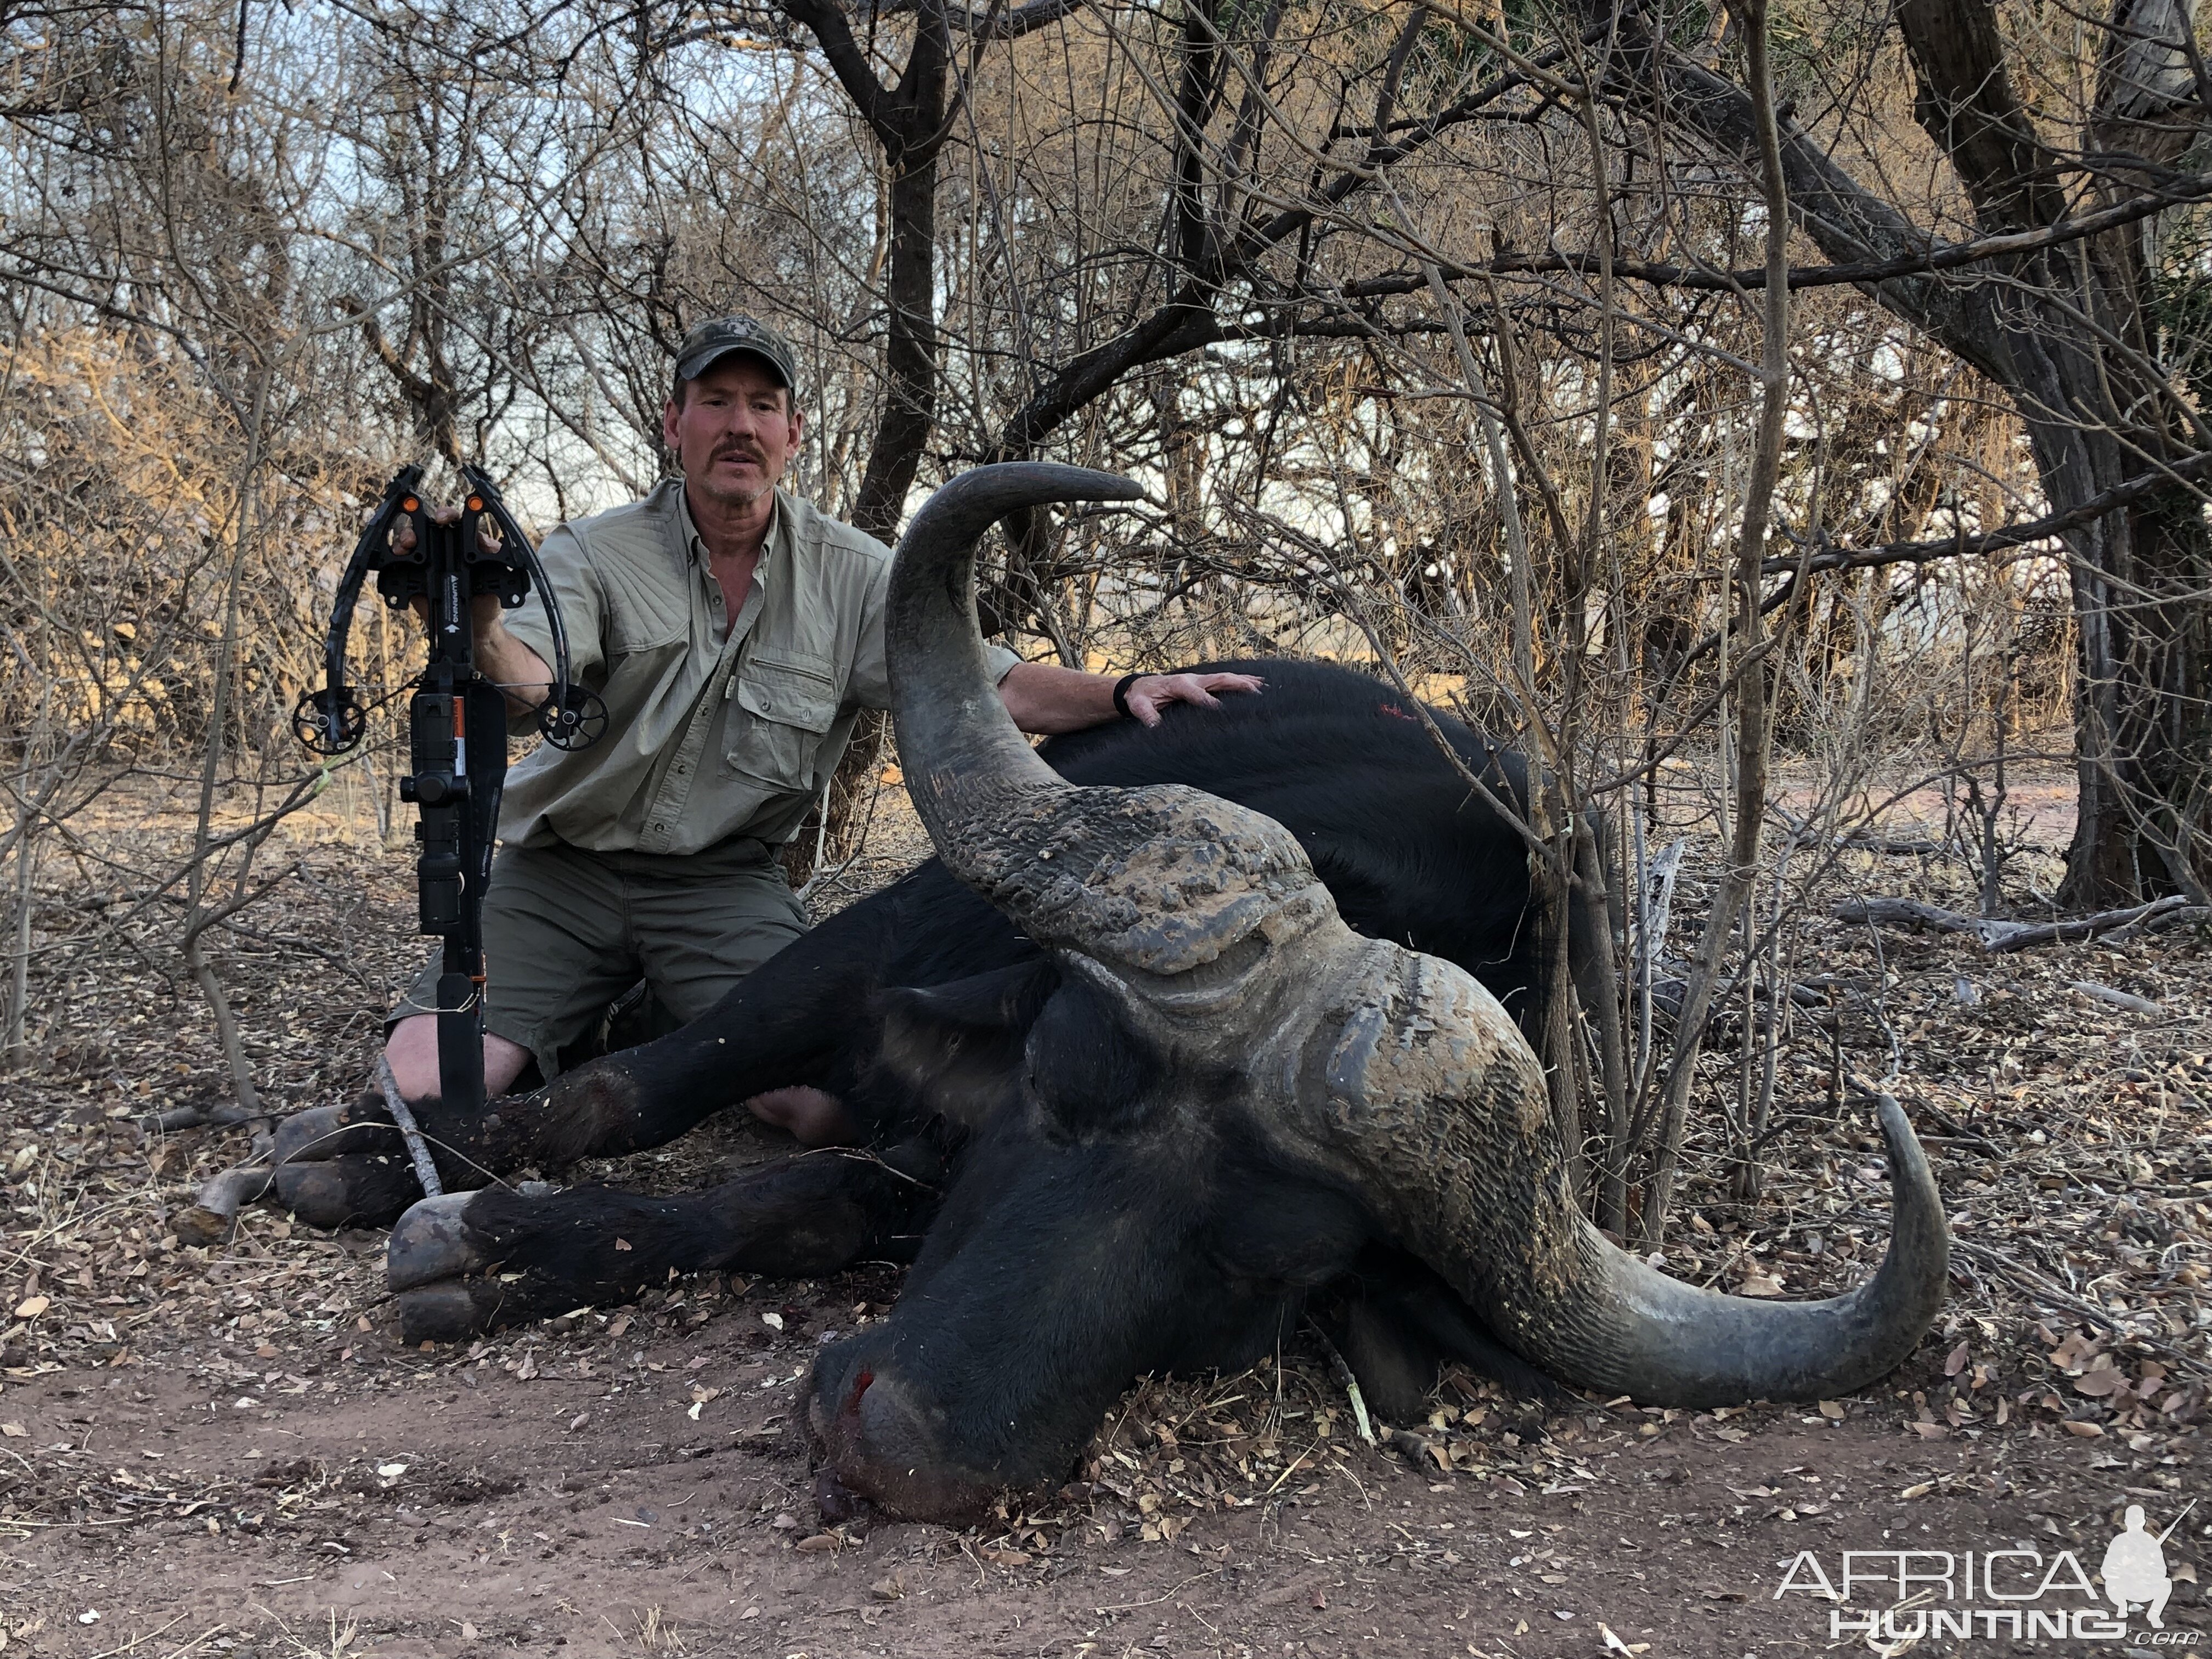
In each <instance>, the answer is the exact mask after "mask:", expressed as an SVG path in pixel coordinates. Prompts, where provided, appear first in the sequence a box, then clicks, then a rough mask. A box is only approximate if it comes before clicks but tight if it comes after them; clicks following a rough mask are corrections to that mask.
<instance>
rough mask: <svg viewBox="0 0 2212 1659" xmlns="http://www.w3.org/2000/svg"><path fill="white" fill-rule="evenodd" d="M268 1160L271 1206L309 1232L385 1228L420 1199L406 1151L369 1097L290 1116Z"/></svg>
mask: <svg viewBox="0 0 2212 1659" xmlns="http://www.w3.org/2000/svg"><path fill="white" fill-rule="evenodd" d="M273 1157H274V1162H275V1164H276V1201H277V1202H278V1203H280V1204H282V1205H283V1206H284V1207H285V1208H286V1209H288V1210H289V1211H290V1212H292V1213H293V1215H295V1217H297V1218H299V1219H300V1220H301V1221H304V1222H306V1223H307V1225H309V1226H311V1227H325V1228H337V1227H389V1226H390V1225H392V1223H393V1222H394V1221H396V1220H398V1218H399V1214H400V1212H401V1211H403V1210H404V1209H405V1208H406V1207H407V1206H409V1205H410V1204H412V1203H414V1202H415V1200H417V1199H419V1198H420V1197H422V1183H421V1182H419V1181H417V1180H416V1178H415V1165H414V1164H413V1162H412V1161H411V1160H410V1158H408V1155H407V1144H406V1142H405V1141H404V1140H403V1139H400V1135H399V1131H398V1128H397V1127H394V1126H393V1124H392V1115H391V1114H390V1113H389V1112H387V1111H386V1109H385V1107H384V1103H383V1102H382V1101H381V1100H380V1099H378V1098H377V1097H375V1096H374V1095H370V1094H365V1095H363V1096H362V1097H361V1098H360V1099H359V1100H356V1101H355V1102H354V1103H351V1104H350V1105H346V1106H317V1107H314V1108H312V1109H309V1110H307V1111H304V1112H295V1113H294V1114H293V1115H291V1116H290V1117H288V1118H286V1119H285V1120H284V1121H283V1122H282V1123H280V1124H278V1125H277V1126H276V1146H275V1148H274V1153H273ZM449 1178H450V1177H449Z"/></svg>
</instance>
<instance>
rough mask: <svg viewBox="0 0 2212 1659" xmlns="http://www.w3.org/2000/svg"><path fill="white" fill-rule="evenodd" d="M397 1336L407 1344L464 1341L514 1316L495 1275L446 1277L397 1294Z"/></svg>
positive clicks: (493, 1328)
mask: <svg viewBox="0 0 2212 1659" xmlns="http://www.w3.org/2000/svg"><path fill="white" fill-rule="evenodd" d="M398 1303H399V1337H400V1340H402V1341H403V1342H405V1343H406V1344H408V1345H409V1346H410V1347H411V1346H414V1345H415V1344H416V1343H419V1342H464V1341H466V1340H468V1339H469V1338H470V1337H472V1336H482V1335H483V1334H484V1333H485V1332H486V1331H489V1330H495V1329H496V1328H498V1327H499V1326H500V1325H501V1324H503V1323H510V1322H512V1321H513V1317H514V1316H513V1314H512V1313H508V1315H507V1318H506V1319H502V1318H501V1315H502V1313H507V1308H506V1303H507V1297H506V1295H505V1294H504V1290H503V1287H502V1286H501V1284H500V1282H499V1281H498V1280H497V1279H447V1280H445V1281H443V1282H442V1283H441V1284H436V1285H424V1286H423V1287H422V1289H420V1290H416V1291H401V1292H400V1294H399V1297H398Z"/></svg>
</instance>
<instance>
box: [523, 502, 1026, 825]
mask: <svg viewBox="0 0 2212 1659" xmlns="http://www.w3.org/2000/svg"><path fill="white" fill-rule="evenodd" d="M538 559H539V562H541V563H543V564H544V567H545V574H546V578H547V580H548V581H549V582H550V585H551V586H552V590H553V596H554V598H555V599H556V600H557V601H558V602H559V604H560V606H561V617H562V624H563V626H564V628H565V629H566V630H567V633H568V671H569V672H570V674H572V675H573V676H574V678H576V679H578V680H580V681H581V682H582V683H583V684H586V685H587V686H589V687H590V688H591V689H592V690H594V691H596V692H598V693H599V696H601V697H602V698H604V699H605V702H606V705H607V730H606V734H605V736H604V737H602V738H600V739H599V742H597V743H596V744H592V746H591V747H590V748H588V749H583V750H559V749H556V748H554V747H553V746H552V745H551V744H539V745H538V747H537V748H536V749H535V750H532V752H531V753H530V754H529V755H528V756H527V757H526V758H525V759H524V760H523V761H522V762H521V763H520V764H519V765H518V766H516V767H515V768H514V769H513V771H512V772H511V773H510V774H509V775H508V776H507V795H506V799H505V802H504V804H503V805H502V806H501V811H500V835H501V839H503V840H505V841H507V842H513V843H519V844H521V845H525V846H532V845H537V846H542V845H544V844H546V843H548V842H552V841H555V840H559V841H562V842H567V843H568V845H570V846H572V847H579V848H584V849H586V851H590V852H640V853H674V854H684V853H696V852H698V851H700V850H702V848H708V847H712V846H714V845H715V844H716V843H718V842H723V841H726V840H728V839H730V838H731V837H732V836H750V837H753V838H754V839H757V840H759V841H763V842H769V843H771V844H774V843H775V842H783V841H787V840H788V839H790V837H791V836H792V835H793V833H794V832H795V831H796V830H797V829H798V828H799V822H800V820H801V819H803V818H804V817H805V816H806V811H807V808H808V807H809V806H811V805H812V804H813V801H814V799H815V797H816V795H817V794H818V793H820V791H821V790H822V789H823V787H824V786H826V785H827V784H828V782H829V777H830V775H831V774H832V773H834V772H835V771H836V769H837V763H838V761H839V759H840V758H842V756H843V755H844V752H845V744H846V743H847V741H848V739H849V738H851V736H852V732H853V722H854V719H855V718H856V716H857V715H858V713H859V711H860V710H861V709H863V708H889V707H890V677H889V675H888V673H887V672H886V671H885V666H884V601H885V596H886V594H887V593H888V592H889V589H890V569H891V556H890V549H888V548H886V547H885V546H884V544H882V543H881V542H878V541H877V540H875V539H874V538H872V537H869V536H865V535H863V534H861V533H860V532H859V531H857V530H855V529H854V528H853V527H852V526H849V525H844V524H840V523H838V522H837V521H836V520H835V519H830V518H827V517H825V516H824V515H823V513H820V512H818V511H817V510H816V509H815V508H814V507H811V506H810V505H809V504H808V503H806V502H805V501H799V500H798V499H797V498H796V497H794V496H792V495H787V494H786V493H785V492H784V491H782V490H781V489H779V490H777V491H776V492H775V519H774V520H773V522H772V523H771V524H770V526H769V532H768V537H767V539H766V541H765V542H764V543H763V545H762V548H761V557H760V564H759V567H758V568H757V571H756V573H755V574H754V577H753V586H752V592H750V594H749V595H747V597H746V599H745V602H744V606H743V608H742V609H740V610H739V611H738V614H737V616H736V617H728V616H727V615H726V614H725V606H724V605H723V601H722V589H721V585H720V583H719V582H717V581H716V580H714V574H713V572H712V571H710V570H709V569H708V564H707V550H706V548H705V547H704V545H703V544H702V543H701V542H700V540H699V535H698V532H697V530H696V528H695V527H694V526H693V525H692V522H691V515H690V512H689V510H688V509H687V508H686V507H685V504H684V485H683V482H682V481H681V480H680V479H670V480H668V481H666V482H665V483H662V484H660V485H659V487H658V488H656V489H654V490H653V493H652V494H651V495H647V497H646V498H645V499H644V500H643V501H633V502H631V503H630V504H629V506H627V507H616V508H614V509H613V510H612V511H611V512H606V513H599V514H597V515H595V516H593V517H592V518H588V519H581V520H576V521H575V522H574V523H571V524H564V525H562V526H560V527H559V528H558V529H556V530H555V531H554V532H552V533H551V534H550V535H549V536H548V537H546V538H545V542H544V545H543V546H542V547H540V548H539V549H538ZM507 628H508V629H509V630H510V631H511V632H512V633H513V635H514V636H515V637H516V638H517V639H519V640H520V641H522V642H523V643H524V644H525V645H527V646H528V647H530V648H531V649H532V650H533V651H535V652H537V653H538V655H539V656H541V657H543V658H544V659H545V661H546V664H547V665H548V666H551V665H552V664H553V633H552V629H551V628H550V626H549V625H548V623H546V620H545V613H544V610H543V608H542V607H541V606H540V605H539V603H538V596H537V594H536V593H535V592H533V593H532V595H531V597H530V598H529V599H527V600H526V601H525V602H524V604H523V605H522V608H521V609H520V610H519V611H509V612H507ZM991 658H992V661H991V666H992V671H993V673H994V677H996V678H1005V676H1006V671H1007V670H1008V669H1009V668H1011V667H1012V666H1013V665H1014V664H1015V663H1016V662H1017V661H1018V660H1019V659H1018V658H1016V657H1015V655H1014V654H1013V653H1012V652H1011V651H1007V650H1006V649H1005V648H1004V647H993V648H992V652H991ZM514 729H515V730H516V732H518V733H521V732H530V731H533V730H535V729H536V728H535V724H534V722H533V721H532V719H530V718H529V717H527V716H525V717H522V718H520V719H519V720H516V722H515V723H514Z"/></svg>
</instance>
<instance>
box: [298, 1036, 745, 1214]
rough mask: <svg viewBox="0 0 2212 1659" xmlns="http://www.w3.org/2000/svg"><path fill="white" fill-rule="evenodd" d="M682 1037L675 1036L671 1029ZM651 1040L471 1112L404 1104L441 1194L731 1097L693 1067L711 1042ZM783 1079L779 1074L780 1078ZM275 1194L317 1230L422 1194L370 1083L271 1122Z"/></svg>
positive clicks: (673, 1120)
mask: <svg viewBox="0 0 2212 1659" xmlns="http://www.w3.org/2000/svg"><path fill="white" fill-rule="evenodd" d="M680 1035H681V1034H679V1036H680ZM664 1042H665V1047H664V1046H662V1045H649V1046H648V1047H647V1048H639V1049H634V1050H630V1051H629V1052H626V1053H624V1054H611V1055H609V1056H607V1057H606V1058H605V1059H604V1060H593V1061H592V1063H591V1064H589V1065H587V1066H579V1067H578V1068H577V1069H576V1070H574V1071H573V1072H568V1073H563V1074H562V1076H560V1077H558V1078H556V1079H554V1080H553V1081H552V1082H551V1083H550V1084H548V1085H545V1086H544V1088H541V1089H538V1090H534V1091H532V1092H531V1093H529V1094H526V1095H506V1096H502V1097H501V1098H499V1099H497V1100H495V1101H493V1102H492V1103H490V1104H489V1106H487V1107H485V1108H484V1109H483V1110H482V1111H480V1112H474V1113H464V1112H461V1111H459V1110H454V1109H449V1108H447V1105H446V1104H445V1103H444V1102H443V1101H442V1100H441V1099H440V1098H439V1097H437V1096H435V1095H431V1096H428V1097H425V1098H423V1099H421V1100H410V1101H409V1102H408V1103H407V1104H408V1109H409V1110H410V1112H411V1113H412V1114H413V1115H414V1118H415V1121H416V1124H417V1125H418V1126H419V1127H420V1128H421V1129H422V1138H423V1140H424V1142H425V1144H426V1145H427V1146H428V1149H429V1152H430V1156H431V1158H432V1159H433V1160H434V1161H435V1163H436V1164H437V1166H438V1180H439V1183H440V1185H441V1186H442V1187H444V1188H445V1189H446V1190H447V1192H449V1193H459V1192H473V1191H475V1190H476V1189H477V1188H481V1187H486V1186H489V1184H491V1183H492V1182H495V1181H497V1180H498V1179H499V1178H500V1177H501V1176H507V1175H512V1174H513V1172H514V1171H515V1170H525V1169H532V1168H536V1169H540V1170H559V1169H563V1168H566V1167H567V1166H568V1164H573V1163H574V1162H575V1161H576V1160H578V1159H579V1158H615V1157H619V1156H621V1155H622V1154H623V1153H625V1152H636V1151H639V1150H641V1149H642V1148H645V1147H648V1146H663V1145H665V1144H666V1143H667V1142H669V1141H671V1140H673V1139H676V1138H677V1137H678V1135H681V1134H684V1133H687V1132H688V1131H690V1129H692V1128H693V1127H696V1125H698V1124H699V1123H700V1122H701V1121H703V1120H704V1119H706V1118H708V1117H709V1116H711V1115H713V1114H714V1112H716V1111H718V1110H720V1109H721V1108H722V1107H723V1106H725V1105H726V1104H728V1103H730V1099H731V1097H730V1096H729V1095H728V1093H726V1091H724V1090H722V1089H718V1088H716V1087H715V1086H714V1080H707V1081H703V1082H702V1080H701V1079H698V1078H697V1077H696V1076H694V1075H692V1074H691V1073H694V1072H696V1071H697V1070H699V1069H701V1068H700V1067H698V1066H696V1063H695V1064H693V1065H690V1066H687V1065H686V1064H685V1063H684V1062H686V1061H696V1058H697V1056H698V1055H699V1054H700V1053H701V1051H702V1050H705V1051H707V1052H708V1054H713V1053H714V1050H715V1049H716V1048H718V1047H719V1046H720V1045H717V1044H715V1043H714V1040H713V1039H712V1038H708V1039H706V1040H705V1041H704V1042H701V1041H700V1040H699V1039H697V1038H696V1037H695V1038H692V1039H690V1040H689V1041H688V1042H675V1041H673V1040H664ZM779 1080H781V1079H779ZM275 1161H276V1196H277V1199H278V1200H279V1201H280V1202H282V1203H283V1206H285V1208H287V1209H289V1210H290V1211H291V1212H292V1213H293V1214H294V1215H295V1216H297V1217H298V1218H300V1219H301V1220H302V1221H304V1222H306V1223H307V1224H308V1225H310V1226H315V1227H343V1226H348V1225H352V1226H360V1227H384V1226H389V1225H391V1224H392V1221H393V1219H394V1218H397V1217H398V1214H399V1213H400V1212H401V1211H403V1210H404V1209H405V1208H406V1207H407V1206H409V1205H410V1204H412V1203H413V1202H414V1201H415V1200H416V1199H418V1198H420V1197H422V1186H421V1184H420V1183H419V1182H417V1181H416V1178H415V1170H414V1166H413V1164H412V1163H411V1162H410V1159H409V1157H408V1153H407V1147H406V1145H405V1143H404V1141H403V1140H402V1139H401V1138H400V1134H399V1131H398V1128H397V1127H395V1126H394V1125H393V1123H392V1113H391V1111H390V1110H389V1109H387V1108H386V1104H385V1102H384V1098H383V1097H382V1095H381V1094H380V1092H379V1091H376V1090H374V1089H370V1090H368V1091H364V1092H363V1093H362V1097H361V1098H360V1099H358V1100H356V1101H355V1102H354V1103H352V1104H350V1105H347V1106H319V1107H316V1108H313V1109H311V1110H308V1111H304V1112H299V1113H295V1114H294V1115H292V1116H291V1117H289V1118H287V1119H285V1120H284V1121H283V1122H282V1123H281V1124H279V1125H277V1127H276V1158H275Z"/></svg>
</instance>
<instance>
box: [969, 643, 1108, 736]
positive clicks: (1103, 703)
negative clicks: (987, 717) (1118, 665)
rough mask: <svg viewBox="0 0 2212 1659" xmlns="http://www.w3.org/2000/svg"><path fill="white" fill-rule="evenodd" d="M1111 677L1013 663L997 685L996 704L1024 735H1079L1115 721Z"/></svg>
mask: <svg viewBox="0 0 2212 1659" xmlns="http://www.w3.org/2000/svg"><path fill="white" fill-rule="evenodd" d="M1115 678H1116V677H1115V676H1114V675H1112V674H1085V673H1084V672H1082V671H1079V670H1078V669H1073V668H1060V667H1057V666H1055V665H1053V664H1051V663H1042V662H1021V663H1016V664H1015V665H1013V666H1012V668H1010V669H1008V670H1007V671H1006V678H1004V679H1002V680H1000V682H999V700H1000V702H1003V703H1005V704H1006V713H1008V714H1011V715H1012V716H1013V719H1014V724H1015V725H1016V726H1020V727H1021V728H1022V730H1023V731H1024V732H1030V733H1032V734H1034V735H1035V736H1037V737H1040V738H1049V737H1054V736H1056V735H1058V734H1059V733H1060V732H1080V731H1082V730H1083V729H1084V728H1085V727H1086V726H1099V725H1103V723H1104V722H1106V721H1108V720H1113V719H1115V717H1116V716H1117V715H1118V714H1120V712H1121V711H1120V710H1119V709H1117V708H1115V707H1114V682H1115Z"/></svg>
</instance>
